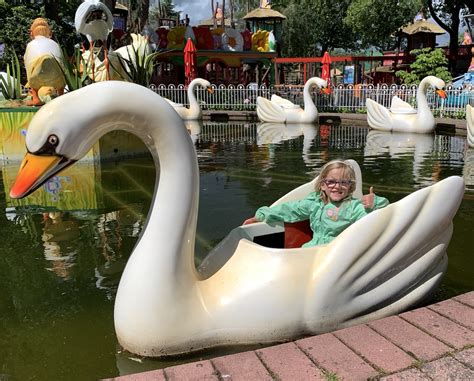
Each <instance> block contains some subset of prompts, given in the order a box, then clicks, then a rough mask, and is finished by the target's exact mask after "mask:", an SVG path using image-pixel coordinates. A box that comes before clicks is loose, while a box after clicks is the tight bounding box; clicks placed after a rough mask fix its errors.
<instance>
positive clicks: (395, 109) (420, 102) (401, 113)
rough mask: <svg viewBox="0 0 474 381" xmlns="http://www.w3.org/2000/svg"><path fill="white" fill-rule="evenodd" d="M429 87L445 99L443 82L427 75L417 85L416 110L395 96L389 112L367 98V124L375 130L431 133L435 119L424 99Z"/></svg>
mask: <svg viewBox="0 0 474 381" xmlns="http://www.w3.org/2000/svg"><path fill="white" fill-rule="evenodd" d="M430 85H431V86H433V87H434V88H435V90H436V94H437V95H439V96H440V97H441V98H446V93H445V92H444V90H443V87H444V86H445V83H444V81H443V80H442V79H439V78H437V77H435V76H432V75H429V76H427V77H425V78H423V79H422V80H421V82H420V84H419V85H418V90H417V91H416V103H417V107H418V108H417V109H415V108H413V107H412V106H411V105H410V104H409V103H407V102H405V101H403V100H401V99H400V98H399V97H397V96H394V97H393V98H392V103H391V106H390V110H389V109H387V108H386V107H384V106H382V105H381V104H379V103H377V102H375V101H374V100H372V99H369V98H367V101H366V102H367V123H368V124H369V126H370V127H372V128H373V129H375V130H382V131H398V132H416V133H421V134H423V133H424V134H426V133H432V132H433V131H434V128H435V118H434V116H433V114H432V113H431V110H430V106H429V104H428V100H427V99H426V93H427V91H428V86H430Z"/></svg>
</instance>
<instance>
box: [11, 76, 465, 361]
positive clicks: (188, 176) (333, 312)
mask: <svg viewBox="0 0 474 381" xmlns="http://www.w3.org/2000/svg"><path fill="white" fill-rule="evenodd" d="M85 110H86V111H85ZM115 129H123V130H127V131H129V132H132V133H135V134H136V135H138V136H139V137H141V138H142V139H143V140H144V141H145V143H146V144H147V145H148V147H149V148H150V150H151V152H152V155H153V157H154V159H155V162H156V164H157V166H158V165H159V170H158V169H157V177H159V180H158V181H156V185H155V193H154V198H153V200H152V206H151V209H150V211H149V214H148V218H147V222H146V224H145V227H144V230H143V231H142V234H141V236H140V239H139V240H138V242H137V244H136V246H135V248H134V250H133V253H132V254H131V256H130V258H129V260H128V262H127V265H126V267H125V269H124V271H123V274H122V277H121V279H120V284H119V287H118V290H117V295H116V299H115V309H114V322H115V330H116V334H117V338H118V341H119V343H120V344H121V346H122V347H123V348H124V349H126V350H128V351H129V352H132V353H136V354H139V355H142V356H154V357H160V356H167V355H175V354H180V353H188V352H191V351H196V350H200V349H204V348H210V347H215V346H219V345H237V344H256V343H270V342H277V341H285V340H289V339H292V338H295V337H297V336H301V335H304V334H316V333H321V332H328V331H331V330H334V329H337V328H341V327H344V326H349V325H352V324H357V323H360V322H364V321H368V320H371V319H375V318H380V317H383V316H387V315H390V314H394V313H397V312H400V311H402V310H404V309H406V308H408V307H409V306H411V305H413V304H415V303H417V302H419V301H420V300H423V299H424V298H426V297H427V296H429V295H430V294H431V293H432V292H433V290H434V289H436V287H437V285H438V284H439V282H440V279H441V277H442V275H443V272H444V270H445V269H446V264H447V262H446V260H447V259H446V247H447V244H448V243H449V240H450V237H451V233H452V219H453V217H454V214H455V213H456V211H457V208H458V207H459V203H460V202H461V200H462V195H463V192H464V183H463V181H462V179H460V178H459V177H450V178H448V179H445V180H443V181H440V182H439V183H437V184H435V185H433V186H431V187H428V188H425V189H421V190H419V191H417V192H415V193H413V194H411V195H409V196H407V197H405V198H404V199H402V200H400V201H398V202H396V203H394V204H392V205H389V206H387V207H386V208H384V209H381V210H377V211H375V212H373V213H371V214H369V215H368V216H366V217H364V220H363V221H360V222H361V223H359V222H356V223H354V224H352V225H351V226H350V227H349V228H348V229H346V230H345V231H344V232H343V233H342V234H341V235H339V236H338V237H337V238H336V239H335V240H334V241H332V242H331V243H329V244H328V245H323V246H316V247H309V248H297V249H275V248H269V247H265V246H262V245H260V244H258V243H257V238H258V237H260V236H262V235H266V234H275V233H278V234H280V233H282V232H283V231H284V228H283V226H282V225H278V224H277V225H275V226H270V225H267V224H265V223H256V224H252V225H246V226H239V227H237V228H235V229H234V230H232V231H231V232H230V234H229V235H228V236H227V237H226V238H224V240H223V241H222V242H221V243H219V244H218V245H217V246H216V247H215V248H214V249H213V250H212V251H211V252H210V253H209V255H208V256H207V257H206V258H205V259H204V260H203V263H204V264H205V266H201V267H200V268H199V269H198V270H196V268H195V266H194V244H195V234H196V221H197V210H198V199H199V195H198V192H199V171H198V166H197V159H196V152H195V150H194V146H193V143H192V140H191V139H190V137H189V133H188V131H187V130H186V128H185V125H184V122H183V120H182V119H181V118H180V117H179V115H178V114H177V113H176V112H175V111H174V109H173V108H172V107H171V106H170V105H169V104H168V102H166V101H165V100H164V99H163V98H161V97H160V96H158V95H157V94H155V93H154V92H152V91H151V90H149V89H146V88H144V87H142V86H139V85H136V84H131V83H126V82H115V81H109V82H100V83H95V84H92V85H89V86H86V87H84V88H82V89H79V90H76V91H73V92H70V93H68V94H66V95H63V96H61V97H58V98H56V99H54V100H53V101H51V102H49V103H48V104H46V105H45V106H43V107H42V108H41V109H40V110H39V111H38V112H37V113H36V114H35V116H34V117H33V119H32V121H31V124H30V126H29V128H28V131H27V136H26V148H27V151H28V152H27V154H26V156H25V159H24V161H23V162H22V164H21V166H20V169H19V173H18V175H17V179H16V181H15V184H14V185H13V187H12V189H11V196H12V197H14V198H19V197H24V196H26V195H28V194H29V193H31V192H32V191H33V190H34V189H37V188H38V187H39V186H40V185H41V184H42V183H44V182H45V181H46V180H47V179H48V178H49V177H51V176H53V175H54V174H55V173H57V172H58V171H59V170H61V169H64V168H66V167H67V166H68V165H70V164H72V163H74V162H75V161H77V160H79V159H80V158H81V157H82V156H83V155H84V154H86V152H87V151H88V150H89V149H90V148H91V147H92V145H93V144H94V143H95V142H96V141H97V140H98V139H99V138H100V137H101V136H102V135H104V134H105V133H107V132H109V131H111V130H115ZM354 163H355V162H354ZM354 165H357V163H355V164H354ZM359 170H360V169H359ZM312 190H314V183H313V182H311V183H308V184H304V185H302V186H300V187H298V188H296V189H295V190H293V191H292V192H290V193H289V194H288V195H287V196H288V197H286V198H287V199H298V198H301V197H305V196H306V195H307V194H308V193H310V192H311V191H312ZM177 195H179V202H177V201H176V197H177ZM284 198H285V196H284V197H282V199H280V200H283V199H284ZM277 202H279V201H277Z"/></svg>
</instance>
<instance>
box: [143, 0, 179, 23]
mask: <svg viewBox="0 0 474 381" xmlns="http://www.w3.org/2000/svg"><path fill="white" fill-rule="evenodd" d="M174 7H175V6H174V4H173V1H172V0H160V2H159V3H158V5H157V6H155V7H152V8H151V9H150V16H149V17H150V21H151V22H154V21H157V20H158V19H159V18H169V19H175V18H176V17H177V16H178V12H177V11H176V10H175V9H174Z"/></svg>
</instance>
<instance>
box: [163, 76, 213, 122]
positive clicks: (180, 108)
mask: <svg viewBox="0 0 474 381" xmlns="http://www.w3.org/2000/svg"><path fill="white" fill-rule="evenodd" d="M197 86H201V87H204V88H205V89H206V90H207V91H208V92H210V93H213V92H214V90H213V89H212V86H211V83H210V82H209V81H208V80H206V79H203V78H195V79H193V80H192V81H191V83H190V84H189V86H188V92H187V94H188V101H189V108H188V107H186V106H185V105H183V104H180V103H175V102H173V101H170V100H169V99H166V98H165V99H166V100H167V101H168V103H169V104H170V105H171V106H173V108H174V109H175V110H176V112H177V113H178V114H179V116H180V117H181V118H182V119H183V120H198V119H202V110H201V106H200V105H199V103H198V101H197V99H196V94H195V92H194V89H195V88H196V87H197Z"/></svg>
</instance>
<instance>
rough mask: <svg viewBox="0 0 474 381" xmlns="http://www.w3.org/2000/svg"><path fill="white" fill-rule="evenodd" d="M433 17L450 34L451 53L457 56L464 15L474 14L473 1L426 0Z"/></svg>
mask: <svg viewBox="0 0 474 381" xmlns="http://www.w3.org/2000/svg"><path fill="white" fill-rule="evenodd" d="M426 1H427V3H428V7H429V10H430V14H431V17H433V19H434V20H435V21H436V22H437V23H438V24H439V25H440V26H441V27H442V28H443V29H444V30H446V31H447V32H448V33H449V51H450V52H451V54H457V52H458V47H459V40H458V33H459V26H460V23H461V17H462V16H463V15H467V14H472V13H474V1H473V0H426Z"/></svg>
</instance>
